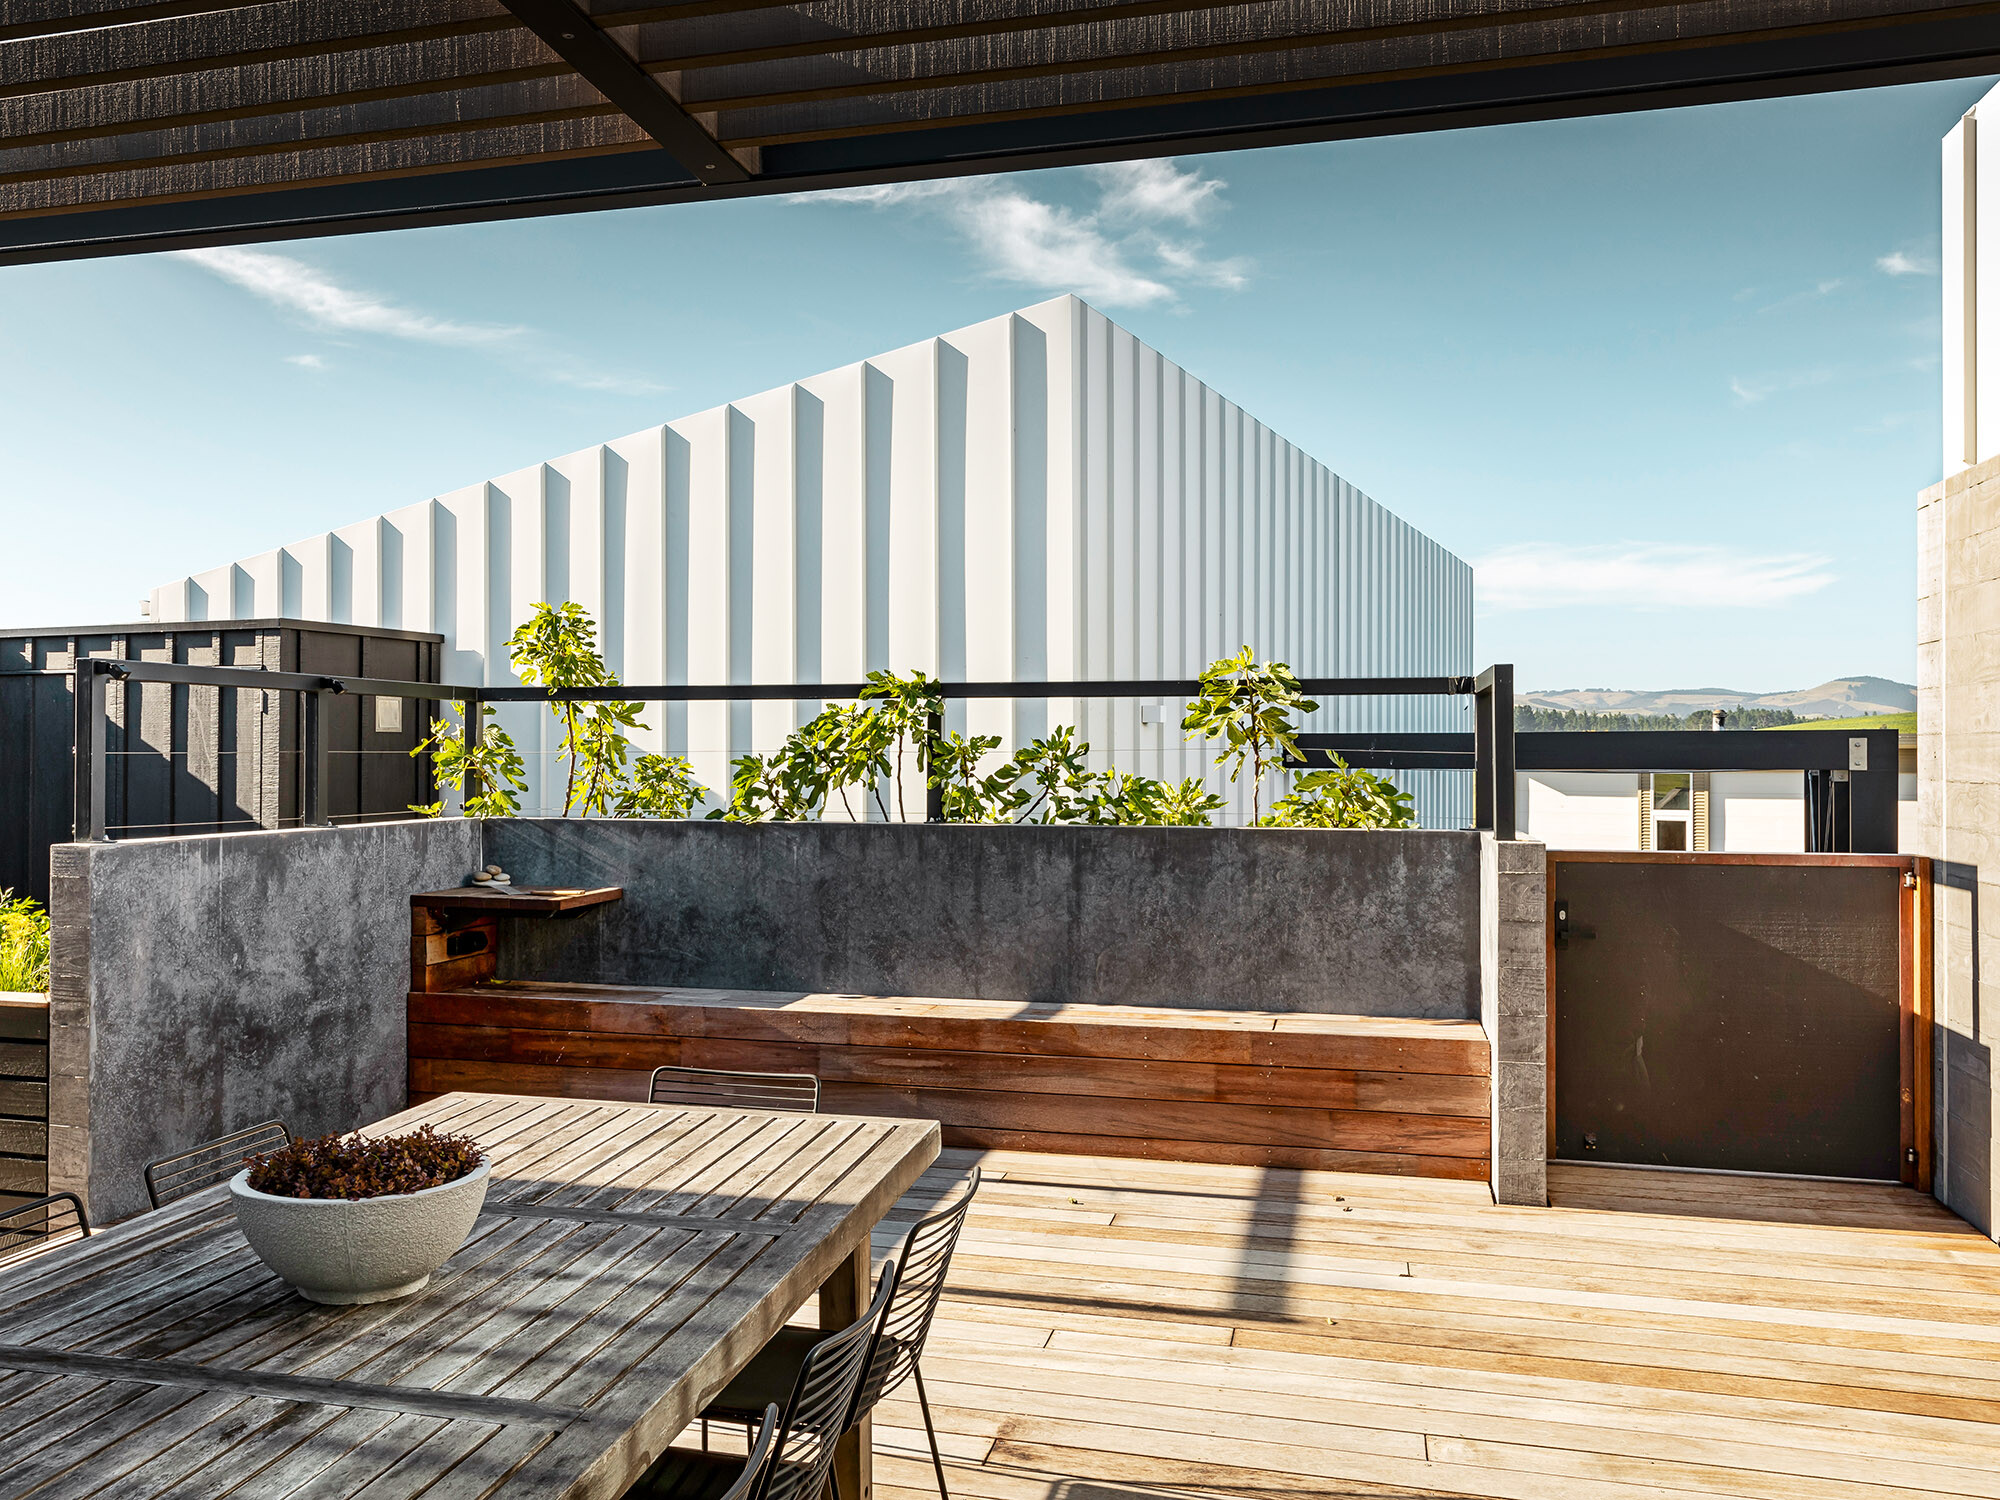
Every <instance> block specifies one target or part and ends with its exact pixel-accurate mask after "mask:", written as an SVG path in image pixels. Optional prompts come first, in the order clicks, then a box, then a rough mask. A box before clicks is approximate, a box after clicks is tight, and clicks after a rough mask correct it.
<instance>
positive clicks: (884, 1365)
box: [849, 1167, 979, 1422]
mask: <svg viewBox="0 0 2000 1500" xmlns="http://www.w3.org/2000/svg"><path fill="white" fill-rule="evenodd" d="M978 1191H979V1168H977V1167H974V1168H973V1169H972V1176H971V1177H969V1178H967V1179H966V1183H965V1191H964V1192H962V1193H960V1194H959V1196H958V1201H957V1202H955V1203H953V1204H952V1205H951V1207H949V1208H947V1209H943V1210H941V1211H940V1212H938V1213H934V1214H932V1215H931V1216H930V1217H929V1218H928V1219H920V1220H918V1221H917V1223H916V1224H915V1225H914V1226H912V1228H911V1229H910V1232H909V1233H908V1234H906V1235H904V1236H903V1242H902V1243H901V1244H900V1245H898V1246H897V1247H896V1249H895V1251H894V1252H893V1253H892V1256H891V1259H892V1261H893V1262H894V1264H895V1265H896V1266H897V1267H898V1276H897V1281H896V1295H895V1296H894V1297H892V1298H891V1299H890V1301H889V1308H888V1311H887V1312H885V1313H884V1314H883V1315H882V1330H881V1332H880V1333H878V1334H876V1336H875V1348H874V1350H873V1351H872V1352H871V1353H870V1354H869V1356H868V1372H867V1374H865V1375H864V1376H862V1379H861V1389H860V1390H859V1391H858V1392H856V1394H855V1404H854V1415H853V1416H852V1417H851V1418H850V1419H849V1420H850V1422H858V1421H860V1420H861V1418H863V1417H865V1416H866V1415H868V1413H869V1412H871V1411H873V1410H874V1409H875V1403H876V1402H878V1401H880V1400H881V1399H882V1398H883V1397H884V1396H886V1395H888V1394H889V1392H891V1391H893V1390H894V1389H895V1388H896V1387H897V1386H899V1385H901V1384H902V1383H903V1382H904V1381H905V1380H907V1379H909V1378H910V1372H911V1371H912V1370H914V1369H915V1368H916V1367H917V1361H918V1360H919V1359H920V1358H922V1357H923V1352H924V1340H925V1339H926V1338H928V1337H929V1336H930V1331H931V1318H932V1317H933V1316H935V1315H936V1313H937V1305H938V1299H939V1298H940V1297H941V1296H943V1295H944V1279H945V1276H946V1275H947V1274H948V1273H949V1272H950V1270H951V1253H952V1251H953V1250H955V1249H957V1248H958V1232H959V1231H960V1230H961V1229H963V1228H964V1227H965V1214H966V1210H967V1209H969V1208H971V1207H972V1195H973V1194H974V1193H976V1192H978Z"/></svg>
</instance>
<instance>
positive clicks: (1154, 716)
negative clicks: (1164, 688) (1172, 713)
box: [1139, 703, 1167, 724]
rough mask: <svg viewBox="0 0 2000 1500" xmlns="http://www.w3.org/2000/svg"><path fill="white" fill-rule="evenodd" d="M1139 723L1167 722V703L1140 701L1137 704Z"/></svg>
mask: <svg viewBox="0 0 2000 1500" xmlns="http://www.w3.org/2000/svg"><path fill="white" fill-rule="evenodd" d="M1139 722H1140V723H1141V724H1164V723H1166V722H1167V705H1166V704H1164V703H1141V704H1140V705H1139Z"/></svg>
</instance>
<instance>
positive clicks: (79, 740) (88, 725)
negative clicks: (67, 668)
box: [70, 656, 111, 844]
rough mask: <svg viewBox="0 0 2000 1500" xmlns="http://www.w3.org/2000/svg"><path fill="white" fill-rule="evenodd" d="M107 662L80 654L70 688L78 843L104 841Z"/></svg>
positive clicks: (72, 829) (73, 834) (74, 827)
mask: <svg viewBox="0 0 2000 1500" xmlns="http://www.w3.org/2000/svg"><path fill="white" fill-rule="evenodd" d="M108 665H109V664H108V663H102V662H96V661H92V660H91V659H90V658H89V657H86V656H78V657H77V659H76V668H75V673H74V679H75V685H74V687H73V688H72V689H71V691H72V694H73V696H74V699H75V707H76V750H75V767H74V769H75V776H76V786H75V791H74V793H73V807H72V812H71V816H70V837H71V838H73V839H74V840H75V841H76V842H77V843H79V844H82V843H91V844H102V843H104V842H105V837H104V795H105V788H104V758H105V751H106V748H107V746H106V741H107V740H108V739H109V737H110V735H109V731H108V729H107V728H106V726H105V722H104V715H105V707H106V702H107V698H108V690H109V684H110V681H111V674H110V672H109V671H108V670H106V668H107V667H108Z"/></svg>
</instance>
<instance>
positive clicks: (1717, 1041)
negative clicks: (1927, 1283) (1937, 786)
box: [1549, 852, 1918, 1180]
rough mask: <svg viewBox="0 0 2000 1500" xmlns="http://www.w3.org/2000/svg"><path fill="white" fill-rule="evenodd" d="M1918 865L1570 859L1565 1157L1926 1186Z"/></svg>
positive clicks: (1557, 1003)
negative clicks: (1916, 949) (1914, 916)
mask: <svg viewBox="0 0 2000 1500" xmlns="http://www.w3.org/2000/svg"><path fill="white" fill-rule="evenodd" d="M1915 866H1916V861H1914V860H1911V859H1907V858H1902V857H1898V856H1868V855H1844V856H1843V855H1831V856H1829V855H1727V854H1712V855H1703V854H1690V855H1676V854H1652V855H1633V854H1608V855H1607V854H1595V853H1593V854H1584V853H1557V852H1551V854H1550V856H1549V888H1550V905H1551V924H1550V933H1551V942H1552V952H1551V960H1552V961H1551V964H1550V969H1549V973H1550V985H1551V988H1552V990H1553V994H1552V996H1551V1001H1552V1004H1551V1017H1552V1019H1551V1029H1552V1032H1553V1036H1552V1039H1551V1040H1552V1043H1553V1046H1554V1057H1553V1076H1554V1082H1555V1088H1554V1090H1553V1100H1554V1103H1553V1111H1554V1122H1553V1132H1554V1137H1555V1139H1554V1142H1553V1146H1554V1153H1553V1154H1554V1155H1555V1156H1556V1157H1557V1158H1559V1159H1562V1160H1567V1161H1598V1162H1621V1163H1629V1164H1638V1165H1649V1166H1671V1167H1696V1168H1708V1169H1723V1170H1732V1171H1753V1172H1786V1173H1800V1174H1809V1175H1814V1176H1829V1177H1867V1178H1888V1179H1905V1180H1914V1178H1915V1168H1916V1164H1917V1150H1916V1148H1917V1145H1918V1141H1917V1139H1916V1132H1915V1117H1916V1109H1915V1103H1916V1100H1915V1080H1916V1076H1917V1059H1916V1058H1915V1056H1914V1049H1915V1046H1916V1044H1917V1043H1916V1027H1915V1026H1914V1025H1912V1024H1910V1017H1909V999H1908V997H1910V996H1912V995H1913V993H1914V990H1915V985H1914V983H1913V982H1912V975H1913V969H1912V967H1911V966H1912V964H1913V963H1914V962H1915V955H1914V954H1913V952H1912V946H1913V945H1912V940H1911V934H1912V932H1913V931H1914V923H1913V921H1912V920H1911V915H1910V914H1911V913H1912V912H1913V911H1914V899H1913V891H1912V890H1911V889H1910V888H1911V887H1914V884H1915V880H1916V874H1915Z"/></svg>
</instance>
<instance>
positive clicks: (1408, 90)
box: [0, 0, 2000, 263]
mask: <svg viewBox="0 0 2000 1500" xmlns="http://www.w3.org/2000/svg"><path fill="white" fill-rule="evenodd" d="M1196 3H1197V6H1199V4H1200V0H1196ZM56 8H57V7H56V6H22V5H17V4H9V3H7V0H0V25H4V24H10V23H14V22H16V21H17V19H18V18H20V17H22V16H23V14H24V11H25V10H28V9H45V10H54V9H56ZM1564 9H1565V10H1567V9H1568V7H1566V6H1565V7H1564ZM1996 11H2000V4H1995V3H1991V0H1982V3H1979V4H1976V5H1970V6H1961V7H1953V8H1949V9H1937V8H1932V9H1927V10H1925V11H1923V12H1921V13H1918V14H1917V15H1916V16H1915V17H1914V18H1912V17H1911V16H1910V15H1909V14H1908V13H1905V15H1903V16H1889V17H1872V18H1871V17H1855V18H1843V19H1841V20H1839V21H1835V22H1831V23H1822V24H1820V25H1817V26H1813V27H1807V28H1781V29H1778V28H1774V29H1772V30H1769V31H1765V32H1762V33H1758V34H1757V36H1756V39H1755V40H1753V41H1750V42H1745V41H1744V40H1743V39H1742V38H1741V37H1740V36H1735V35H1730V34H1722V35H1716V36H1710V37H1704V38H1699V39H1696V38H1677V39H1670V40H1669V41H1668V42H1667V44H1666V45H1664V46H1657V45H1656V46H1653V47H1650V48H1649V47H1645V46H1639V47H1632V48H1598V49H1594V50H1593V51H1591V52H1589V53H1587V54H1583V53H1579V54H1575V55H1571V56H1562V55H1556V54H1548V53H1544V54H1541V55H1539V56H1536V57H1533V58H1531V59H1523V58H1516V59H1511V60H1508V61H1506V62H1502V61H1500V60H1497V59H1496V60H1492V61H1491V62H1490V63H1489V62H1487V61H1485V60H1481V61H1480V63H1479V64H1478V65H1477V66H1476V67H1474V68H1472V69H1465V68H1460V69H1458V70H1452V69H1450V68H1449V66H1447V68H1446V69H1444V70H1433V69H1412V70H1402V71H1399V72H1398V73H1396V74H1394V75H1383V76H1380V77H1377V76H1364V77H1361V78H1356V77H1353V76H1348V77H1337V78H1320V79H1304V80H1300V79H1285V78H1282V77H1274V79H1273V80H1272V81H1270V82H1268V83H1261V84H1252V85H1250V86H1244V87H1234V88H1230V89H1227V90H1223V89H1217V90H1208V91H1202V92H1198V93H1197V92H1189V93H1186V94H1182V95H1178V96H1170V97H1162V96H1160V95H1158V94H1154V95H1151V96H1145V95H1139V96H1135V97H1124V98H1115V97H1113V98H1107V97H1104V96H1102V95H1099V96H1098V97H1096V98H1088V97H1072V98H1067V99H1058V100H1055V101H1053V102H1051V103H1047V104H1038V105H1032V106H1030V107H1026V108H1019V109H1013V110H1006V111H990V112H987V113H983V114H979V115H965V114H961V115H957V116H953V115H950V114H947V113H944V112H943V109H942V105H943V103H944V102H945V101H943V100H931V101H925V100H924V99H923V98H922V96H905V98H906V99H907V100H908V101H909V102H908V104H907V105H905V106H904V109H905V110H906V111H910V112H913V113H914V116H915V117H913V118H902V119H898V118H895V117H893V116H889V117H886V118H877V119H874V120H869V119H865V118H864V119H856V120H854V121H853V122H852V123H851V124H847V123H843V122H842V121H840V120H839V119H838V118H837V117H836V118H832V119H828V120H826V121H825V126H826V127H827V128H823V129H816V130H814V129H808V130H795V131H792V132H786V133H780V132H782V131H783V125H782V123H780V122H778V121H773V122H772V125H773V126H776V127H777V128H776V129H775V130H772V131H771V133H767V134H759V135H752V134H750V133H749V131H745V132H744V135H743V136H742V137H740V138H734V139H730V138H728V137H727V135H726V133H725V140H726V143H727V144H729V145H732V146H736V147H739V148H741V147H746V146H753V145H755V146H762V147H765V150H764V151H763V153H762V158H761V168H762V170H761V171H760V172H759V173H758V175H757V176H755V177H751V176H749V174H748V173H747V172H746V173H745V180H738V181H730V182H715V183H699V182H694V181H690V180H689V176H688V174H687V172H686V171H685V170H684V169H680V168H678V167H677V165H676V161H675V160H673V159H670V158H669V154H668V153H667V152H664V151H660V152H656V151H653V150H652V149H651V148H650V146H646V147H642V148H641V149H640V150H639V151H638V152H637V153H636V154H633V153H632V152H631V151H630V150H629V149H628V150H626V151H625V152H622V153H620V154H617V155H615V156H611V157H607V156H603V155H598V156H595V157H589V158H572V159H569V160H566V161H564V162H562V163H560V164H556V163H552V162H549V161H547V160H546V159H543V160H529V161H520V162H516V163H512V164H509V165H493V164H489V163H486V162H479V161H472V162H468V163H466V164H465V165H461V166H454V167H447V168H446V169H444V170H441V171H436V172H434V173H433V172H425V173H423V174H422V178H421V181H413V180H412V179H413V177H414V176H415V175H416V174H412V173H409V172H402V173H398V174H396V179H395V180H389V179H386V178H368V177H357V178H345V179H340V180H336V181H326V182H325V184H324V185H323V186H318V187H313V188H302V187H300V186H299V185H298V184H297V183H296V182H294V181H291V180H288V179H287V178H286V177H285V174H284V170H283V162H282V158H281V157H280V156H278V155H277V154H275V153H274V154H273V156H272V157H271V158H270V159H271V160H272V163H273V166H272V170H271V173H270V178H269V180H268V182H267V183H266V184H265V185H263V186H261V187H254V188H245V187H238V188H236V189H235V190H234V192H233V193H232V195H231V197H230V198H229V199H228V200H227V201H218V200H214V199H208V198H206V197H205V195H202V194H198V193H190V194H185V195H176V198H177V201H175V202H173V203H170V204H169V203H156V204H153V205H149V206H134V205H133V204H132V203H131V202H129V201H125V200H114V201H113V202H111V203H109V204H102V205H93V206H92V207H90V208H88V209H77V210H67V209H59V210H44V211H42V212H40V213H37V214H36V215H35V219H34V221H33V222H29V221H27V220H26V219H25V218H22V219H15V220H13V221H11V222H8V221H7V220H6V219H5V217H4V216H0V263H8V262H25V261H41V260H55V259H70V258H76V257H80V256H95V255H105V254H119V253H134V252H140V251H153V250H159V249H164V248H168V247H172V246H195V245H215V244H236V243H246V242H254V241H260V240H281V239H288V238H298V237H303V236H309V235H320V234H329V233H343V232H360V231H363V230H376V229H383V228H390V227H414V226H417V225H422V224H444V223H468V222H480V221H491V220H496V219H502V218H513V217H530V216H539V215H544V214H550V213H561V212H580V211H584V210H586V209H599V208H614V207H636V206H642V205H649V204H665V203H673V202H682V201H696V200H701V199H711V198H718V197H736V196H743V195H745V194H755V193H765V192H793V191H801V190H804V189H807V188H835V187H844V186H856V185H862V184H869V183H880V182H889V181H909V180H921V179H925V178H934V177H942V176H951V175H964V174H971V173H982V172H996V171H1006V170H1013V169H1019V168H1027V167H1050V166H1061V165H1073V164H1080V163H1086V162H1102V161H1112V160H1121V159H1136V158H1143V157H1148V156H1157V155H1163V154H1168V153H1173V152H1192V151H1208V150H1225V149H1237V148H1245V147H1252V146H1270V145H1282V144H1297V143H1303V142H1309V141H1324V140H1334V139H1352V138H1359V137H1367V136H1374V135H1385V134H1398V133H1408V132H1412V131H1418V130H1437V129H1452V128H1463V127H1469V126H1477V125H1489V124H1499V123H1511V122H1517V121H1525V120H1537V119H1552V118H1563V117H1576V116H1585V115H1592V114H1604V113H1615V112H1622V111H1629V110H1634V109H1645V108H1663V107H1675V106H1681V105H1689V104H1698V103H1713V102H1721V101H1725V100H1731V99H1748V98H1759V97H1773V96H1782V95H1790V94H1801V93H1811V92H1820V91H1827V90H1832V89H1845V88H1858V87H1876V86H1882V85H1887V84H1897V83H1906V82H1916V81H1928V80H1936V79H1945V78H1960V77H1972V76H1977V75H1979V74H1981V73H1988V72H1993V71H2000V16H1996ZM30 19H32V18H30ZM600 19H604V20H606V21H607V22H608V18H600ZM600 34H601V33H600ZM621 50H622V49H621ZM634 66H635V69H636V66H637V65H636V64H635V65H634ZM552 67H553V68H554V69H561V70H562V71H563V72H565V73H567V72H568V71H569V66H568V64H567V63H566V62H561V61H555V60H553V59H552ZM1104 67H1105V71H1106V72H1107V73H1113V72H1116V71H1117V70H1118V68H1119V63H1118V62H1113V61H1107V63H1106V64H1105V65H1104ZM535 71H537V72H540V71H541V70H540V69H537V70H535ZM1448 75H1449V76H1448ZM951 81H952V82H953V83H956V82H957V81H958V80H957V79H953V80H951ZM252 102H253V103H254V101H252ZM682 108H683V109H684V112H688V111H692V112H693V114H694V116H695V117H696V119H697V124H700V123H703V122H702V120H701V119H700V111H701V108H702V106H701V104H700V103H699V102H691V103H690V104H689V105H686V106H682ZM933 109H934V110H935V112H932V113H928V114H927V111H930V110H933ZM255 112H257V113H265V112H266V110H265V109H257V110H256V111H255ZM271 112H276V111H271ZM545 118H546V117H545ZM799 123H800V124H801V125H804V124H806V123H807V122H805V121H800V122H799ZM743 124H744V125H749V124H750V122H749V121H747V120H746V121H744V122H743ZM350 139H352V138H350ZM654 139H657V137H654ZM8 144H12V143H8ZM20 144H25V143H20ZM655 162H657V165H655V164H654V163H655ZM740 165H741V164H740V163H739V166H740Z"/></svg>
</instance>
